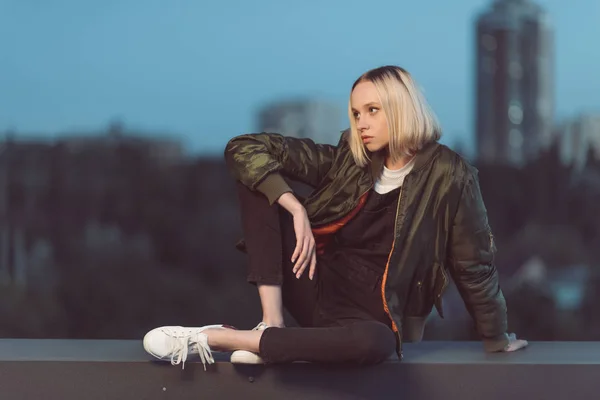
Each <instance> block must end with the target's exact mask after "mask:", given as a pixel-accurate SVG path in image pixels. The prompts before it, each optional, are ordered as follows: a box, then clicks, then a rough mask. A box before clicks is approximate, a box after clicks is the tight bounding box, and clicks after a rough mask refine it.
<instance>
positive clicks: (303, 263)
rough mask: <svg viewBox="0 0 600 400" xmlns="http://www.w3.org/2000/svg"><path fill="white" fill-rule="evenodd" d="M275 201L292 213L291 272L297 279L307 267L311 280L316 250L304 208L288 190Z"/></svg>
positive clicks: (315, 262) (313, 272)
mask: <svg viewBox="0 0 600 400" xmlns="http://www.w3.org/2000/svg"><path fill="white" fill-rule="evenodd" d="M277 202H278V203H279V204H280V205H281V206H282V207H283V208H285V209H286V210H287V211H289V212H290V213H291V214H292V217H293V220H294V232H295V233H296V248H295V249H294V253H293V255H292V262H293V263H294V269H293V272H294V274H295V275H296V278H297V279H299V278H300V277H301V276H302V274H303V273H304V271H306V268H308V277H309V278H310V279H311V280H312V279H313V278H314V276H315V269H316V266H317V251H316V243H315V238H314V236H313V233H312V230H311V227H310V221H309V220H308V214H307V213H306V209H305V208H304V206H303V205H302V204H301V203H300V202H299V201H298V199H297V198H296V196H294V195H293V193H290V192H288V193H284V194H283V195H281V197H279V199H278V200H277Z"/></svg>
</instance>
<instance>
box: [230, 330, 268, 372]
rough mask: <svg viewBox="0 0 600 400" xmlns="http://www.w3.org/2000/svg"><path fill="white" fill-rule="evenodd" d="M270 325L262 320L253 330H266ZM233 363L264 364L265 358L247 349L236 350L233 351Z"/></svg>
mask: <svg viewBox="0 0 600 400" xmlns="http://www.w3.org/2000/svg"><path fill="white" fill-rule="evenodd" d="M268 327H269V325H267V324H265V323H264V322H261V323H260V324H258V325H256V326H255V327H254V329H252V330H253V331H264V330H265V329H267V328H268ZM231 363H232V364H264V363H265V362H264V361H263V359H262V358H261V357H260V356H259V355H258V354H256V353H253V352H251V351H247V350H236V351H234V352H233V353H231Z"/></svg>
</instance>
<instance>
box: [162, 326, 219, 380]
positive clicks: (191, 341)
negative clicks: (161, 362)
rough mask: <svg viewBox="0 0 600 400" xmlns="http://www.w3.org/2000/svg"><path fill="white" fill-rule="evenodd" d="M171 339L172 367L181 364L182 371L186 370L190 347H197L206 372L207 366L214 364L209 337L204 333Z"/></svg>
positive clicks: (172, 336) (171, 336) (172, 337)
mask: <svg viewBox="0 0 600 400" xmlns="http://www.w3.org/2000/svg"><path fill="white" fill-rule="evenodd" d="M169 337H170V338H171V365H177V364H179V363H181V369H185V361H186V360H187V356H188V353H189V347H190V346H193V347H196V349H197V350H198V355H199V356H200V360H201V361H202V365H203V366H204V370H205V371H206V364H207V363H208V364H214V362H215V359H214V357H213V355H212V352H211V350H210V346H209V345H208V337H207V336H206V335H205V334H204V333H196V334H191V335H186V336H181V337H177V336H175V335H169Z"/></svg>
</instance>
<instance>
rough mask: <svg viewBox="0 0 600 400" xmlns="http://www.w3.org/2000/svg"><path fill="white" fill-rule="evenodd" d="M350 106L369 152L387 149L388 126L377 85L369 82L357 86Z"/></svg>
mask: <svg viewBox="0 0 600 400" xmlns="http://www.w3.org/2000/svg"><path fill="white" fill-rule="evenodd" d="M350 105H351V107H352V115H353V117H354V121H355V122H356V128H357V130H358V134H359V135H360V136H361V139H362V141H363V144H364V145H365V147H366V148H367V150H369V151H371V152H376V151H379V150H381V149H383V148H385V147H387V146H388V144H389V143H390V135H389V131H388V124H387V119H386V117H385V111H383V107H382V106H381V103H380V101H379V95H378V94H377V89H375V85H374V84H373V83H372V82H369V81H362V82H360V83H359V84H358V85H356V87H355V88H354V90H353V91H352V93H351V95H350Z"/></svg>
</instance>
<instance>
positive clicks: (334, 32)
mask: <svg viewBox="0 0 600 400" xmlns="http://www.w3.org/2000/svg"><path fill="white" fill-rule="evenodd" d="M490 1H491V0H453V1H448V0H429V1H428V0H422V1H416V0H411V1H408V0H378V1H377V2H371V1H366V0H363V1H357V0H343V1H342V0H304V1H294V2H291V1H281V0H253V1H244V0H236V1H233V0H221V1H210V2H209V1H204V0H103V1H98V0H95V1H92V0H52V1H43V0H0V54H1V58H0V132H2V131H4V130H7V129H13V130H15V131H16V132H17V134H22V135H25V134H27V135H28V136H30V135H35V136H49V137H51V136H54V135H56V134H57V133H60V132H64V131H74V130H80V129H81V130H85V131H97V130H100V129H103V128H104V127H105V126H106V125H107V124H108V122H109V121H110V120H112V119H114V118H120V119H121V120H122V121H123V122H124V123H125V125H126V126H129V127H132V128H137V129H142V130H146V131H148V132H151V133H152V132H155V133H156V134H160V133H162V132H168V133H170V134H173V135H176V137H178V138H180V139H182V140H183V141H184V143H185V144H186V145H187V146H188V147H189V149H190V150H191V151H193V152H200V153H214V152H222V150H223V147H224V145H225V143H226V142H227V140H228V139H229V138H230V137H232V136H234V135H237V134H240V133H245V132H250V131H254V130H255V129H256V126H255V120H254V116H255V113H256V110H257V109H258V108H259V107H260V106H261V105H263V104H264V103H266V102H270V101H273V100H276V99H279V98H289V97H308V96H315V97H319V98H323V99H326V100H329V101H332V102H334V103H336V104H337V105H339V107H340V108H341V109H342V110H344V107H345V106H346V104H347V97H348V94H349V93H348V91H349V88H350V85H351V84H352V82H353V81H354V79H355V78H356V77H357V76H358V75H360V74H361V73H362V72H364V71H365V70H367V69H370V68H373V67H376V66H379V65H383V64H398V65H401V66H404V67H405V68H407V69H408V70H409V71H411V72H412V74H413V75H414V76H415V78H416V79H417V80H418V82H419V83H420V85H421V86H422V87H423V88H424V90H425V92H426V95H427V97H428V99H429V101H430V103H431V104H432V106H433V107H434V109H435V111H436V112H437V114H438V116H439V118H440V120H441V123H442V126H443V128H444V135H445V137H444V139H443V141H444V142H446V143H449V144H453V143H454V141H455V140H456V139H462V140H464V141H466V142H467V143H469V142H471V141H472V139H471V138H472V134H473V132H472V125H473V124H472V106H473V101H474V99H473V95H472V94H473V75H472V74H473V67H472V64H473V20H474V18H475V15H476V14H477V13H478V12H480V11H481V10H483V9H485V8H486V7H487V6H488V5H489V4H490ZM537 2H538V3H539V4H541V5H543V6H544V7H545V8H546V9H547V10H548V11H549V13H550V16H551V19H552V20H553V23H554V26H555V28H556V50H555V51H556V96H557V98H556V111H557V117H559V118H562V117H568V116H573V115H575V114H576V113H578V112H580V111H600V79H599V78H598V74H599V72H600V46H599V45H598V41H600V24H598V21H599V20H600V1H598V0H571V1H566V0H538V1H537ZM345 126H346V121H345V120H343V121H340V129H342V128H344V127H345Z"/></svg>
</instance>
